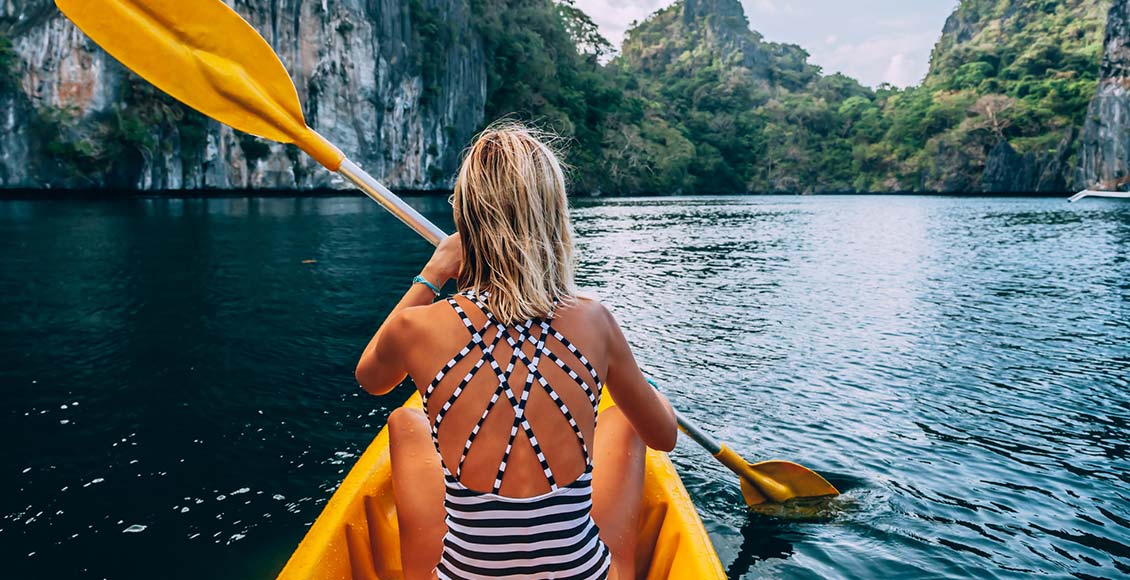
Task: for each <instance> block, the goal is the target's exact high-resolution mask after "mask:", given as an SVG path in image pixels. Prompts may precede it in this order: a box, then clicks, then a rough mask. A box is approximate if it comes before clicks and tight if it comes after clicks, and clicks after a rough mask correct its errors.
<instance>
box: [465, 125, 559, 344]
mask: <svg viewBox="0 0 1130 580" xmlns="http://www.w3.org/2000/svg"><path fill="white" fill-rule="evenodd" d="M547 141H549V138H548V136H547V135H546V134H544V133H541V132H539V131H536V130H533V129H530V128H528V127H525V126H523V125H521V124H518V123H514V122H502V123H495V124H493V125H491V126H490V127H488V128H487V129H486V130H484V131H483V132H482V133H481V134H479V136H478V138H476V139H475V142H474V143H473V144H472V145H471V147H470V148H469V149H468V150H467V152H466V154H465V156H464V158H463V166H462V167H461V168H460V170H459V177H458V178H457V179H456V181H455V193H454V195H453V196H452V206H453V208H454V213H455V227H456V228H457V229H458V230H459V233H460V234H461V235H462V237H463V267H462V269H461V270H460V272H459V278H458V283H459V288H460V289H462V290H471V291H474V292H476V293H479V294H482V293H484V292H486V293H489V298H488V299H487V304H488V305H489V306H490V309H491V312H493V313H494V317H495V319H496V320H498V322H501V323H503V324H514V323H517V322H522V321H525V320H527V319H535V318H549V317H552V316H553V310H554V306H555V304H561V305H564V304H568V303H571V302H572V301H573V300H574V299H575V298H576V293H577V291H576V286H575V285H574V282H573V271H574V263H573V259H574V258H573V231H572V226H571V225H570V223H569V202H568V198H567V197H566V193H565V175H564V172H563V170H562V167H561V163H560V162H559V161H558V160H557V155H556V154H555V153H554V151H553V149H551V148H550V146H549V145H547V143H546V142H547Z"/></svg>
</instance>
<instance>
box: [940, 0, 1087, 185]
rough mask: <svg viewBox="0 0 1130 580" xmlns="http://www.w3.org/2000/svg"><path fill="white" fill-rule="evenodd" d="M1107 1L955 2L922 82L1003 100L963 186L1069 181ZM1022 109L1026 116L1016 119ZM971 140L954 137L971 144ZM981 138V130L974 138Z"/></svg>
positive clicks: (953, 167) (962, 166) (965, 169)
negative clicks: (999, 121) (995, 128)
mask: <svg viewBox="0 0 1130 580" xmlns="http://www.w3.org/2000/svg"><path fill="white" fill-rule="evenodd" d="M1109 7H1110V2H1109V1H1108V0H1057V1H1055V2H1046V1H1043V0H962V2H961V3H960V5H959V6H958V7H957V8H956V9H955V10H954V12H953V14H951V15H950V17H949V18H948V19H947V20H946V24H945V27H944V29H943V32H942V36H941V38H940V39H939V40H938V43H937V45H936V46H935V48H934V52H933V54H932V56H931V62H930V72H929V74H928V75H927V77H926V79H925V81H924V83H923V88H924V89H926V90H931V91H935V94H938V93H939V92H945V91H966V92H972V93H975V94H977V95H978V96H985V95H991V96H997V95H1000V96H1001V98H1002V99H1003V98H1004V97H1007V98H1008V99H1010V101H1009V103H1010V104H1009V105H1008V106H1007V110H1004V111H1002V113H1003V114H1004V115H1005V117H1003V119H1005V123H1006V125H1007V126H1006V127H1003V129H1002V130H1001V131H1000V132H999V134H998V135H996V136H994V137H992V138H989V139H987V140H985V141H986V142H984V143H978V145H981V146H982V148H980V149H979V150H977V151H975V154H974V155H971V156H970V158H969V159H963V160H960V161H961V162H960V163H955V164H950V165H948V166H944V167H942V168H941V171H940V172H941V173H942V174H943V175H945V176H947V177H949V176H952V175H960V174H965V175H966V177H967V179H966V180H965V182H963V183H961V184H960V185H961V187H962V188H963V189H964V190H965V191H985V192H992V193H1004V192H1064V191H1068V190H1070V189H1072V188H1074V186H1075V184H1076V183H1075V182H1076V181H1077V179H1076V174H1077V173H1078V171H1077V167H1078V162H1079V152H1080V141H1079V135H1080V134H1081V132H1080V131H1079V129H1080V128H1082V126H1083V124H1084V119H1085V111H1086V109H1087V104H1088V101H1089V99H1090V97H1091V94H1092V91H1093V88H1092V87H1093V86H1094V83H1095V81H1096V72H1097V71H1098V68H1097V64H1098V60H1099V54H1100V52H1101V48H1100V43H1101V38H1102V23H1103V22H1104V20H1105V17H1106V14H1107V11H1108V9H1109ZM1029 111H1038V112H1039V114H1038V115H1035V116H1029V117H1025V116H1024V115H1025V113H1026V112H1029ZM970 137H978V135H977V134H972V135H971V136H966V137H964V138H963V139H962V141H963V142H965V143H971V142H972V141H971V139H970ZM980 138H981V139H984V135H980ZM940 189H942V190H945V191H952V189H951V188H947V187H941V188H940Z"/></svg>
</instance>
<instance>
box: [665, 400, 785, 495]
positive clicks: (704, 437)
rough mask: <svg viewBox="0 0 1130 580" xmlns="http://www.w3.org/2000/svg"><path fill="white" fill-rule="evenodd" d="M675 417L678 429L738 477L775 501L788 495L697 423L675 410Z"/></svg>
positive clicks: (774, 482) (777, 484) (779, 485)
mask: <svg viewBox="0 0 1130 580" xmlns="http://www.w3.org/2000/svg"><path fill="white" fill-rule="evenodd" d="M675 419H676V420H677V421H678V422H679V430H680V431H682V432H683V433H685V434H686V435H687V436H688V437H690V438H691V440H693V441H694V442H695V443H698V444H699V445H700V446H701V447H702V448H703V449H705V450H706V452H707V453H709V454H711V455H713V456H714V458H715V459H717V460H718V461H719V462H720V463H721V464H722V465H725V466H726V467H727V468H728V469H729V470H730V471H732V472H734V474H736V475H737V476H738V477H741V478H743V479H745V480H746V481H748V482H750V483H751V484H752V485H754V486H755V487H757V489H758V491H760V492H761V493H763V494H765V496H766V497H768V498H769V499H772V500H773V501H775V502H781V501H784V500H785V499H787V498H788V497H790V495H789V490H788V489H787V488H785V487H784V486H782V485H781V484H779V483H777V482H776V481H774V480H773V479H771V478H768V477H765V476H764V475H762V474H760V473H758V472H757V471H755V470H753V469H752V468H751V467H750V465H749V463H748V462H746V460H745V459H742V457H741V456H740V455H738V454H737V453H736V452H735V451H734V450H733V449H730V448H729V447H726V446H725V445H723V444H722V443H719V442H718V441H717V440H715V439H714V438H713V437H711V436H710V435H709V434H707V433H706V432H705V431H703V430H702V429H699V428H698V426H697V425H695V424H694V423H691V422H690V420H688V419H687V418H686V417H684V416H683V414H682V413H680V412H679V411H677V410H676V411H675Z"/></svg>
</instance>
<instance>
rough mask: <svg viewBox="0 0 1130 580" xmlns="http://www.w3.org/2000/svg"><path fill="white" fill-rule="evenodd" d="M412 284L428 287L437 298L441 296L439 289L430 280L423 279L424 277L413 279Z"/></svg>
mask: <svg viewBox="0 0 1130 580" xmlns="http://www.w3.org/2000/svg"><path fill="white" fill-rule="evenodd" d="M412 283H413V284H423V285H424V286H427V287H428V290H431V291H432V292H434V293H435V295H436V296H437V297H438V296H439V288H436V285H435V284H432V283H431V282H428V279H427V278H425V277H423V276H416V277H415V278H413V279H412Z"/></svg>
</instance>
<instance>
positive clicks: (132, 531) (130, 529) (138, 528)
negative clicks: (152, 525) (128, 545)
mask: <svg viewBox="0 0 1130 580" xmlns="http://www.w3.org/2000/svg"><path fill="white" fill-rule="evenodd" d="M148 527H149V526H143V525H141V524H134V525H132V526H130V527H128V528H126V529H124V530H122V533H123V534H137V533H140V532H144V531H145V528H148Z"/></svg>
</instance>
